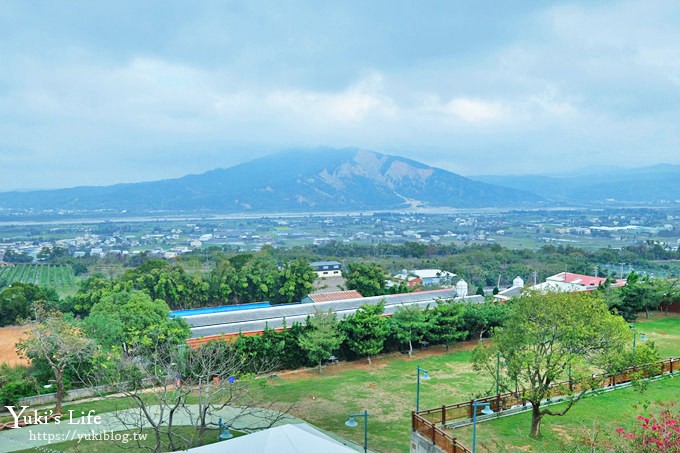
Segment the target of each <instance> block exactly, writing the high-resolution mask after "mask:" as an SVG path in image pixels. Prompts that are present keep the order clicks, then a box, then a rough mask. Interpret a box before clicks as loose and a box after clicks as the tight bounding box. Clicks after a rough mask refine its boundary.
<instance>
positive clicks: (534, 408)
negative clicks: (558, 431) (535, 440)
mask: <svg viewBox="0 0 680 453" xmlns="http://www.w3.org/2000/svg"><path fill="white" fill-rule="evenodd" d="M542 418H543V415H542V414H541V407H540V406H539V405H538V403H534V402H532V403H531V433H530V435H531V437H538V436H540V435H541V419H542Z"/></svg>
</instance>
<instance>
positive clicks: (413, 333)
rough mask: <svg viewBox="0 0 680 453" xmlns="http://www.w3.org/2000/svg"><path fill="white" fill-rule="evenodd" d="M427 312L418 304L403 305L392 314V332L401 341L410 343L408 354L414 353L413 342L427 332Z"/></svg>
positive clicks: (419, 339) (420, 338)
mask: <svg viewBox="0 0 680 453" xmlns="http://www.w3.org/2000/svg"><path fill="white" fill-rule="evenodd" d="M428 327H429V326H428V323H427V319H426V318H425V313H423V311H422V310H421V309H420V307H418V306H417V305H402V306H400V307H397V310H396V311H395V312H394V314H392V332H393V333H394V336H395V337H396V338H397V340H398V341H399V342H400V343H402V344H403V343H407V344H408V356H409V357H411V356H412V355H413V342H414V341H421V340H422V339H423V337H424V336H425V335H426V334H427V331H428Z"/></svg>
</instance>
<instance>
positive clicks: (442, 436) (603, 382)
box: [411, 358, 680, 453]
mask: <svg viewBox="0 0 680 453" xmlns="http://www.w3.org/2000/svg"><path fill="white" fill-rule="evenodd" d="M650 369H653V370H655V371H653V372H650V371H649V370H650ZM640 372H642V373H643V376H645V377H655V376H662V375H664V374H672V373H675V372H680V358H671V359H667V360H663V361H661V362H657V363H656V366H645V367H631V368H628V369H626V370H624V371H623V372H622V373H620V374H618V375H593V376H592V378H593V379H592V381H591V382H590V384H591V385H589V386H588V389H592V390H597V389H598V388H600V389H605V388H610V387H613V386H616V385H619V384H624V383H626V382H630V381H631V380H632V376H633V375H637V374H639V373H640ZM583 389H584V387H582V386H577V385H575V384H573V383H572V382H570V381H563V382H558V383H555V384H553V385H552V386H551V391H550V392H549V395H548V397H549V398H550V397H558V396H563V395H564V394H565V393H567V392H565V391H566V390H569V391H570V392H580V391H582V390H583ZM523 393H524V392H523V391H518V392H508V393H502V394H498V395H492V396H486V397H483V398H479V399H477V400H470V401H464V402H461V403H456V404H450V405H448V406H447V405H443V406H441V407H437V408H433V409H425V410H422V411H419V412H415V411H414V412H412V413H411V428H412V429H413V431H417V432H418V433H420V434H421V435H422V436H423V437H425V438H426V439H431V440H432V444H433V445H437V446H438V447H440V448H441V449H442V450H443V451H445V452H447V453H471V451H470V450H469V449H468V448H467V447H466V446H465V445H463V444H461V443H460V441H458V439H456V438H455V437H454V436H452V435H451V434H450V431H451V430H450V429H447V425H451V424H453V423H455V422H457V421H464V420H470V419H472V417H473V415H474V414H473V412H472V411H473V407H474V406H473V403H474V402H475V401H477V411H478V412H477V415H478V416H479V414H480V413H481V410H482V409H483V407H479V403H489V406H490V407H491V409H492V410H493V411H494V412H496V413H500V412H503V411H506V410H509V409H515V408H517V407H518V406H523V407H524V406H527V404H528V402H527V401H526V399H524V398H523V397H522V395H523Z"/></svg>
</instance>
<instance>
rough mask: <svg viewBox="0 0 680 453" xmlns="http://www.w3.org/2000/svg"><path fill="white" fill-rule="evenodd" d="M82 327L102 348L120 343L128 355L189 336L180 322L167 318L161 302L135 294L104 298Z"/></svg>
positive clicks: (123, 293) (166, 308) (142, 294)
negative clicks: (96, 339) (102, 344)
mask: <svg viewBox="0 0 680 453" xmlns="http://www.w3.org/2000/svg"><path fill="white" fill-rule="evenodd" d="M85 326H86V328H87V329H88V333H89V334H90V335H92V336H93V337H95V338H98V339H99V340H100V341H102V343H104V344H107V343H109V344H110V343H111V342H115V341H120V340H122V344H121V346H122V347H123V350H124V351H125V352H126V353H128V354H131V353H132V352H133V351H134V350H139V349H144V348H149V347H152V346H153V345H155V344H156V343H157V342H158V341H162V342H164V343H168V344H180V343H182V342H184V340H186V339H187V338H189V334H190V331H189V325H188V324H187V323H186V322H185V321H184V320H182V319H179V318H170V308H169V307H168V305H167V304H166V303H165V302H164V301H162V300H159V299H156V300H152V299H151V297H149V295H148V294H146V293H145V292H143V291H135V290H132V291H122V292H114V293H110V294H107V295H106V296H104V297H103V298H102V300H101V301H99V302H97V303H96V304H95V305H94V306H93V307H92V310H91V312H90V318H89V319H88V320H87V322H86V323H85ZM121 327H122V332H121V331H120V328H121Z"/></svg>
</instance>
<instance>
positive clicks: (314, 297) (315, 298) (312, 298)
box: [302, 289, 364, 304]
mask: <svg viewBox="0 0 680 453" xmlns="http://www.w3.org/2000/svg"><path fill="white" fill-rule="evenodd" d="M361 297H364V296H362V295H361V294H359V291H357V290H356V289H352V290H350V291H333V292H329V293H313V294H308V295H306V296H305V297H304V298H303V299H302V303H303V304H309V303H316V302H336V301H340V300H349V299H358V298H361Z"/></svg>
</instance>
